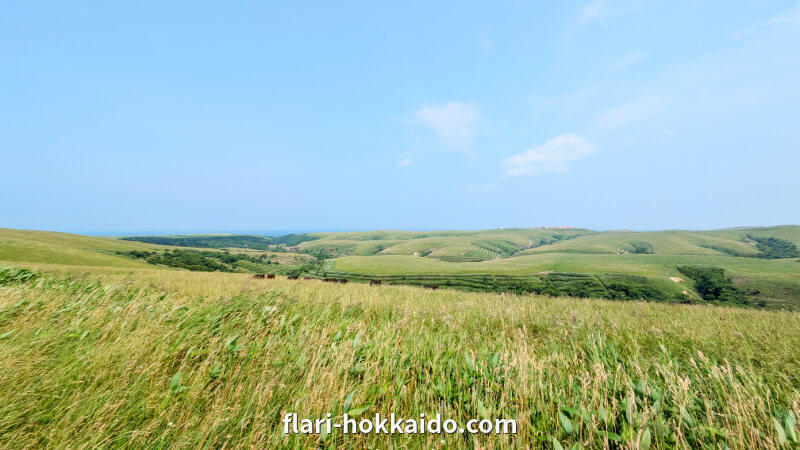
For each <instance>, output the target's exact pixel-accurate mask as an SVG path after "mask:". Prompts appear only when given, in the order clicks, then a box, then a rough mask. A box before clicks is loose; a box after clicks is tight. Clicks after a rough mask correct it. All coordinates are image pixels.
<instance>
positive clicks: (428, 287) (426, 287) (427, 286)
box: [422, 284, 439, 289]
mask: <svg viewBox="0 0 800 450" xmlns="http://www.w3.org/2000/svg"><path fill="white" fill-rule="evenodd" d="M422 287H424V288H425V289H439V286H431V285H430V284H426V285H425V286H422Z"/></svg>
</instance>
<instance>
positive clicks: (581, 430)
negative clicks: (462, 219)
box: [0, 227, 800, 449]
mask: <svg viewBox="0 0 800 450" xmlns="http://www.w3.org/2000/svg"><path fill="white" fill-rule="evenodd" d="M619 233H623V232H618V233H607V234H608V236H607V238H608V240H607V241H602V240H601V239H600V236H603V235H604V234H606V233H596V232H589V231H586V230H491V231H487V232H436V233H430V234H426V233H412V232H370V233H347V234H338V233H337V234H318V235H316V236H315V239H313V240H303V239H298V238H291V239H286V240H284V241H285V242H288V243H290V244H293V245H285V244H280V245H278V244H274V246H273V247H269V248H268V249H267V250H256V249H248V248H244V247H231V248H224V249H222V248H220V249H211V248H207V247H206V248H200V247H186V246H171V245H170V246H163V245H158V244H150V243H141V242H135V241H126V240H119V239H115V238H95V237H84V236H76V235H70V234H63V233H50V232H35V231H18V230H5V229H4V230H0V264H2V268H0V447H3V448H39V447H69V448H118V447H125V448H163V447H176V448H198V447H202V448H240V447H253V448H298V449H300V448H325V449H327V448H392V447H393V448H466V447H469V448H541V447H544V448H556V449H559V448H587V447H588V448H632V449H649V448H732V449H751V448H775V449H778V448H796V447H797V446H798V445H799V443H798V436H797V435H798V431H800V430H798V426H797V417H798V416H799V415H800V377H799V376H798V374H800V353H799V351H798V349H800V314H799V313H797V312H795V311H793V310H792V309H793V307H794V306H793V305H796V304H797V302H798V300H799V299H798V297H797V296H795V297H792V295H795V294H792V291H791V289H790V288H791V286H793V283H795V282H796V281H797V279H798V277H797V275H798V273H800V272H798V266H800V263H798V262H796V260H797V259H798V258H794V257H787V258H771V259H769V258H759V257H754V256H742V255H744V254H745V253H749V254H751V255H758V254H763V253H764V252H765V251H773V250H770V249H771V248H772V249H775V248H777V249H784V247H786V245H785V242H786V241H791V242H797V236H796V233H797V228H796V227H780V228H773V229H769V228H765V229H753V230H723V231H720V232H700V233H689V232H658V233H654V234H653V236H652V237H648V235H649V233H636V234H630V233H626V234H624V235H623V234H619ZM757 233H758V234H757ZM554 235H560V236H561V237H559V236H554ZM748 235H749V236H751V237H756V238H760V237H763V238H764V239H766V238H769V237H774V238H777V239H780V240H779V241H774V240H773V241H769V245H768V246H767V247H764V246H763V245H762V247H761V248H760V249H759V247H758V245H757V244H758V241H757V240H753V239H751V238H750V237H747V236H748ZM565 236H568V237H567V238H564V237H565ZM695 236H700V237H695ZM416 240H422V241H423V242H414V241H416ZM537 240H539V241H537ZM298 241H302V242H298ZM531 241H533V242H531ZM542 241H544V242H550V243H543V242H542ZM631 242H634V243H636V244H635V245H634V244H631ZM707 242H713V243H712V244H709V245H716V246H718V248H726V249H728V250H731V251H732V252H734V251H735V252H736V254H737V256H734V255H733V254H731V253H725V251H723V250H714V249H710V248H708V247H702V245H704V244H705V243H707ZM646 243H649V244H651V246H652V248H651V246H650V245H646ZM191 244H192V245H194V244H195V243H193V242H191ZM234 244H235V245H238V244H236V243H234ZM387 244H388V245H387ZM434 244H436V245H439V246H440V247H436V246H435V245H434ZM512 244H516V245H520V246H521V247H519V248H518V251H514V248H517V247H514V246H513V245H512ZM668 244H669V245H671V246H672V247H667V245H668ZM270 245H273V244H270ZM384 245H386V246H385V247H384V248H383V250H381V251H378V252H376V253H374V254H372V255H367V254H366V253H368V250H369V249H373V250H374V249H375V248H376V246H377V247H381V246H384ZM448 245H452V247H449V248H448V249H445V247H446V246H448ZM567 245H569V246H570V248H569V250H571V251H566V250H565V249H563V248H561V247H559V246H567ZM334 246H337V247H338V248H339V250H337V252H340V253H348V254H345V255H342V256H337V257H330V256H331V255H329V254H325V253H324V252H321V251H320V249H325V250H324V251H325V252H327V251H330V249H331V248H332V247H334ZM473 247H474V248H473ZM546 247H549V248H550V251H545V250H546ZM695 247H696V249H695V250H692V249H693V248H695ZM475 248H480V249H482V251H487V252H491V253H492V255H493V256H492V257H491V258H485V259H482V260H480V261H452V260H450V261H447V260H446V259H447V258H444V259H442V258H437V255H438V256H442V255H444V256H448V255H450V256H453V255H454V254H455V255H456V256H459V251H461V252H469V251H475V252H476V254H477V253H479V252H481V250H475ZM788 248H789V249H791V248H790V247H788ZM345 249H348V250H345ZM431 249H432V250H431ZM456 249H461V250H456ZM490 249H491V250H490ZM589 249H594V250H595V251H594V252H589V251H588V250H589ZM602 249H605V250H606V251H605V252H603V251H601V250H602ZM176 250H177V252H176ZM386 250H390V252H389V253H385V252H386ZM412 250H413V251H412ZM576 250H580V251H581V252H583V253H580V252H578V251H576ZM679 250H681V251H683V253H680V252H679ZM408 251H411V253H410V254H406V253H403V252H408ZM637 251H638V252H640V253H636V252H637ZM692 251H694V252H695V253H691V252H692ZM776 251H778V250H774V251H773V254H774V252H776ZM780 251H782V252H783V251H785V249H784V250H780ZM130 252H138V253H135V254H144V255H150V256H146V257H144V258H138V257H134V256H131V253H130ZM187 252H188V253H187ZM202 252H219V255H216V254H212V255H211V256H203V255H206V254H205V253H202ZM359 252H363V253H365V254H362V255H358V253H359ZM415 252H416V253H417V255H416V256H415V255H414V253H415ZM425 252H428V253H427V254H424V253H425ZM641 252H645V253H641ZM668 252H672V253H668ZM238 254H244V255H246V256H247V258H248V259H237V258H238V257H235V255H238ZM262 254H263V255H264V256H263V258H262V256H261V255H262ZM423 254H424V255H423ZM153 255H155V257H156V259H152V261H157V262H164V261H167V260H166V259H164V258H165V256H164V255H167V256H170V257H171V258H172V259H173V260H178V259H179V258H183V257H187V258H188V257H189V256H190V257H191V258H195V259H196V258H201V257H202V258H210V259H211V260H213V262H214V263H215V264H222V265H223V266H224V269H225V271H219V270H217V271H204V270H187V269H183V268H179V267H168V266H164V265H159V264H154V263H151V262H148V258H153V257H154V256H153ZM175 255H178V256H175ZM186 255H189V256H186ZM215 255H216V256H215ZM277 255H280V258H281V260H280V261H278V256H277ZM314 255H317V256H314ZM273 256H274V257H273ZM250 258H252V259H256V260H258V262H251V261H250ZM181 261H183V260H181ZM187 261H188V259H187ZM226 261H230V262H228V263H226ZM266 261H269V262H270V264H266ZM273 261H274V262H273ZM241 262H248V263H252V264H255V266H253V268H255V269H258V270H259V271H260V270H261V269H262V268H265V267H266V268H270V269H276V273H277V276H276V278H274V279H268V280H260V279H254V278H253V277H252V272H253V271H254V270H250V269H248V267H244V266H241V265H239V264H240V263H241ZM686 265H689V266H691V267H715V268H723V269H724V271H725V273H726V276H725V277H723V278H721V279H722V280H723V281H726V280H727V281H728V282H730V283H732V284H730V285H727V289H734V288H737V289H744V288H743V286H746V285H747V283H761V284H763V286H765V287H762V289H769V287H770V286H771V288H772V289H778V288H781V289H784V288H786V287H787V286H788V287H789V288H786V289H789V290H787V291H785V292H783V293H782V294H781V296H778V295H776V297H775V298H774V299H773V300H772V303H769V304H767V305H765V307H760V306H758V305H754V304H741V305H736V306H734V305H732V304H726V303H724V302H722V301H706V300H704V299H703V296H702V295H701V294H702V292H703V291H702V284H701V282H699V281H698V282H693V281H691V280H690V279H689V278H688V276H687V275H685V274H684V273H683V272H681V271H680V270H679V269H678V268H679V267H682V266H686ZM292 270H305V271H306V272H304V273H305V274H306V276H307V277H308V278H307V279H305V278H303V277H300V279H298V280H292V279H289V278H287V277H286V276H284V275H282V273H287V272H288V271H292ZM684 270H685V269H684ZM292 273H294V272H292ZM687 273H691V272H687ZM321 274H328V275H333V274H336V275H337V276H343V275H341V274H351V275H352V278H350V279H349V280H350V282H349V283H347V284H341V283H327V282H325V281H323V280H321V279H318V278H322V276H321ZM365 274H366V275H365ZM500 275H506V276H507V278H502V277H500ZM545 275H546V276H549V277H551V278H550V279H546V278H545ZM414 276H419V277H423V278H424V277H427V278H424V280H426V281H424V283H435V282H436V280H439V281H441V282H442V283H445V282H447V281H451V280H456V279H457V281H458V283H456V284H455V285H452V286H451V287H452V288H447V287H448V286H447V285H442V289H438V290H431V289H425V288H423V287H420V286H413V284H414V280H415V279H414V278H413V277H414ZM371 277H386V278H384V279H385V280H387V282H386V283H383V284H382V285H380V286H371V285H369V284H368V283H366V281H368V280H370V279H371ZM391 277H396V278H391ZM404 277H411V278H409V279H407V280H406V279H405V278H404ZM448 277H449V278H448ZM459 277H461V278H459ZM493 277H494V278H493ZM497 277H500V278H497ZM528 277H533V278H535V277H540V278H542V279H543V280H544V281H543V282H547V283H551V284H552V283H555V282H556V281H557V280H560V279H566V280H568V281H567V282H568V283H577V282H578V281H580V280H583V279H592V280H598V281H600V282H602V283H605V284H608V283H609V280H628V279H630V280H634V281H636V280H640V281H641V280H645V281H647V282H648V283H652V284H651V285H647V286H651V287H652V286H656V287H658V286H662V287H663V289H673V291H670V292H671V293H673V294H675V295H682V292H680V291H678V289H680V290H687V291H690V293H689V295H688V297H689V299H688V300H687V301H683V302H673V301H652V300H651V301H640V299H635V298H627V299H619V298H618V299H617V300H613V301H612V300H605V299H601V298H591V299H587V298H579V297H577V296H557V295H545V294H535V293H527V292H491V291H488V290H487V291H481V290H480V289H479V288H480V286H483V285H481V284H474V283H473V281H475V280H478V281H480V280H485V279H486V280H493V281H492V282H494V283H506V284H503V286H511V285H510V284H507V283H510V282H511V281H509V280H512V281H513V280H517V281H519V280H528ZM558 277H561V278H558ZM626 277H627V278H626ZM669 277H674V278H681V279H682V281H679V282H676V281H673V280H671V279H670V278H669ZM423 278H420V279H423ZM533 278H530V279H533ZM718 278H719V277H718ZM473 279H474V280H473ZM537 279H538V278H537ZM576 280H577V281H576ZM362 281H364V282H362ZM388 281H391V282H388ZM540 281H541V280H540ZM645 281H641V282H642V283H644V282H645ZM459 283H461V284H459ZM405 284H412V285H405ZM469 286H478V287H476V288H474V289H472V288H471V289H465V287H469ZM486 286H490V285H486ZM731 286H733V287H731ZM776 286H777V287H776ZM487 289H488V288H487ZM642 292H651V291H647V290H645V291H642ZM652 292H659V291H652ZM730 292H734V291H730ZM736 292H738V291H736ZM770 292H771V291H770ZM621 300H623V301H621ZM345 412H348V413H352V414H355V415H356V416H357V417H358V418H364V417H370V416H372V415H374V414H375V413H380V414H382V415H388V414H389V413H395V414H397V415H398V416H401V417H408V418H415V417H418V416H419V414H420V413H425V414H427V415H429V416H432V415H435V414H436V413H439V414H441V415H442V417H443V418H450V419H454V420H456V421H458V422H459V423H461V424H463V423H465V422H466V421H467V420H470V419H475V418H477V419H481V418H488V419H498V418H503V419H508V418H511V419H515V420H517V423H518V432H517V434H516V435H486V434H477V435H469V434H454V435H444V434H440V435H433V434H424V435H394V436H387V435H374V434H359V435H343V434H342V433H340V432H337V431H333V432H332V433H325V434H323V435H316V434H312V435H296V434H288V435H284V434H283V432H282V430H283V426H282V422H281V419H282V417H283V416H284V415H285V414H286V413H297V414H298V416H299V417H300V418H310V419H316V418H324V417H326V415H327V414H328V413H330V414H331V415H332V416H333V417H334V418H341V417H342V415H343V414H344V413H345Z"/></svg>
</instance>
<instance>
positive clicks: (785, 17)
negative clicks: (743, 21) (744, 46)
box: [733, 3, 800, 38]
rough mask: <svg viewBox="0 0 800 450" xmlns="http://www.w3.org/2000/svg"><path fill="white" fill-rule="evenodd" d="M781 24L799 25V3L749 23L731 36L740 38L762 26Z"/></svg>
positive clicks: (768, 26) (762, 27) (760, 28)
mask: <svg viewBox="0 0 800 450" xmlns="http://www.w3.org/2000/svg"><path fill="white" fill-rule="evenodd" d="M781 25H795V26H797V25H800V3H797V4H796V5H794V6H793V7H791V8H789V9H787V10H784V11H781V12H779V13H778V14H776V15H774V16H772V17H771V18H769V19H768V20H765V21H762V22H758V23H756V24H753V25H751V26H750V27H749V28H746V29H744V30H739V31H737V32H735V33H734V34H733V37H736V38H740V37H744V36H747V35H750V34H753V33H755V32H757V31H759V30H762V29H764V28H771V27H775V26H781Z"/></svg>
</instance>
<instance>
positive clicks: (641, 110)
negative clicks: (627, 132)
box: [592, 95, 668, 130]
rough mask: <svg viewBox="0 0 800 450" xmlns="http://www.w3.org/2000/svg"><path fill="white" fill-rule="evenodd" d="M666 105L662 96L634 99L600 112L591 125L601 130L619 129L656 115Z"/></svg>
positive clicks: (665, 99)
mask: <svg viewBox="0 0 800 450" xmlns="http://www.w3.org/2000/svg"><path fill="white" fill-rule="evenodd" d="M667 103H668V100H667V98H666V97H664V96H662V95H651V96H645V97H639V98H635V99H633V100H631V101H629V102H627V103H622V104H620V105H616V106H613V107H611V108H608V109H606V110H604V111H601V112H600V113H599V114H597V115H596V116H595V117H594V119H593V120H592V125H594V127H596V128H599V129H603V130H612V129H616V128H620V127H623V126H625V125H629V124H631V123H635V122H639V121H642V120H645V119H647V118H649V117H652V116H654V115H656V114H657V113H659V112H660V111H661V110H662V109H664V107H665V106H666V105H667Z"/></svg>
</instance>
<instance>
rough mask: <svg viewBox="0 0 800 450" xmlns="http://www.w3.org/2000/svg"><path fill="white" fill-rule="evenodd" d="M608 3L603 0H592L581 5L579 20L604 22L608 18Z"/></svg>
mask: <svg viewBox="0 0 800 450" xmlns="http://www.w3.org/2000/svg"><path fill="white" fill-rule="evenodd" d="M608 14H609V11H608V5H607V4H606V2H604V1H603V0H594V1H591V2H589V3H587V4H585V5H583V7H581V10H580V12H579V13H578V20H580V22H581V23H589V22H604V21H605V20H606V19H607V18H608Z"/></svg>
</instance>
